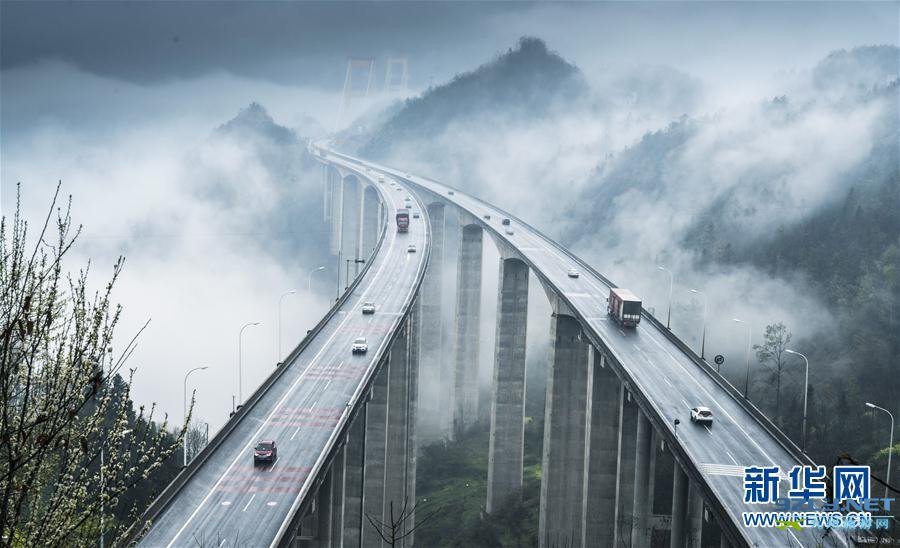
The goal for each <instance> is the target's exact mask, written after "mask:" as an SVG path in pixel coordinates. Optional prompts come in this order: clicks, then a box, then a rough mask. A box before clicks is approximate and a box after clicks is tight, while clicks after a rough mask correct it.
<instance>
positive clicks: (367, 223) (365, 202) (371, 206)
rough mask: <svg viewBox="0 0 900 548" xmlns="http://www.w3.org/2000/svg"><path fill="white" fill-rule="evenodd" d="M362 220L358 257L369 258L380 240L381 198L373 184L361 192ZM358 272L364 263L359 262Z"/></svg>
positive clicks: (360, 222) (360, 221)
mask: <svg viewBox="0 0 900 548" xmlns="http://www.w3.org/2000/svg"><path fill="white" fill-rule="evenodd" d="M360 204H361V205H360V210H359V213H360V220H359V229H360V235H359V240H358V241H359V246H358V253H357V257H359V258H361V259H365V260H367V261H368V260H369V256H370V255H371V254H372V252H373V251H374V250H375V243H376V242H377V241H378V212H379V199H378V191H377V190H375V187H373V186H371V185H366V187H365V190H364V191H363V192H362V193H361V201H360ZM356 266H357V273H358V272H359V271H360V270H362V267H363V265H361V264H357V265H356Z"/></svg>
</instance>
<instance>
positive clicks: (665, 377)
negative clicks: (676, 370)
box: [662, 375, 675, 388]
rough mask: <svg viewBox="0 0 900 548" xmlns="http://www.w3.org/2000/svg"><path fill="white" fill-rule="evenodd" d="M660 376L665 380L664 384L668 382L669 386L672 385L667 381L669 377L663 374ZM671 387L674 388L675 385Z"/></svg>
mask: <svg viewBox="0 0 900 548" xmlns="http://www.w3.org/2000/svg"><path fill="white" fill-rule="evenodd" d="M662 378H663V380H664V381H666V384H668V385H669V386H672V383H670V382H669V377H667V376H665V375H663V376H662ZM672 388H675V387H674V386H672Z"/></svg>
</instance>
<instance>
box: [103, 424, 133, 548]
mask: <svg viewBox="0 0 900 548" xmlns="http://www.w3.org/2000/svg"><path fill="white" fill-rule="evenodd" d="M132 432H133V430H132V429H131V428H129V429H127V430H122V435H123V436H124V435H125V434H130V433H132ZM105 460H106V459H105V455H104V451H103V442H102V441H101V442H100V548H104V546H106V529H105V528H104V525H103V521H104V520H103V513H104V511H105V509H106V505H105V504H103V495H104V494H105V493H106V480H104V479H103V467H104V466H105V464H106V463H105Z"/></svg>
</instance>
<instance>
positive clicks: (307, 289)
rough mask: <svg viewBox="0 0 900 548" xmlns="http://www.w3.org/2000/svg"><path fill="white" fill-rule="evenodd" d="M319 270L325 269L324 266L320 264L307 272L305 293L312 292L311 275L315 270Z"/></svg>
mask: <svg viewBox="0 0 900 548" xmlns="http://www.w3.org/2000/svg"><path fill="white" fill-rule="evenodd" d="M320 270H325V267H324V266H320V267H319V268H317V269H315V270H311V271H310V272H309V276H307V277H306V292H307V293H312V275H313V274H315V273H316V272H319V271H320Z"/></svg>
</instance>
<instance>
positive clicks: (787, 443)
mask: <svg viewBox="0 0 900 548" xmlns="http://www.w3.org/2000/svg"><path fill="white" fill-rule="evenodd" d="M331 153H333V154H335V155H337V156H340V157H343V158H345V159H348V160H351V161H354V162H359V160H358V159H356V158H353V157H352V156H348V155H344V154H341V153H336V152H334V151H331ZM366 165H367V166H370V167H373V168H375V169H378V170H380V171H382V172H385V173H388V174H390V175H391V176H394V177H397V178H400V179H402V180H404V181H406V184H407V185H413V186H415V187H417V188H420V189H423V190H425V191H427V192H430V193H432V194H434V195H436V196H439V197H440V198H441V199H442V200H448V198H447V197H446V196H443V195H441V194H438V193H437V192H435V191H434V190H432V189H429V188H426V187H424V186H422V185H420V184H419V183H416V182H415V181H412V180H410V179H409V178H408V177H406V176H405V175H403V174H402V172H401V170H397V169H394V168H390V167H388V166H381V165H379V164H374V163H366ZM440 184H441V185H442V186H444V187H445V188H447V189H448V190H453V191H454V192H455V191H457V189H455V188H453V187H450V186H448V185H445V184H443V183H440ZM469 197H470V198H472V199H474V200H475V201H477V202H479V203H481V204H484V205H485V206H486V207H489V208H491V209H493V210H496V211H497V212H499V213H501V214H503V215H504V216H506V217H509V218H510V219H514V220H515V221H516V222H517V223H518V224H520V225H522V226H524V227H526V228H528V229H529V230H531V231H533V232H534V233H535V234H537V235H538V236H540V237H541V238H542V239H544V240H545V241H546V242H548V243H549V244H551V245H552V246H553V247H555V248H556V249H557V250H559V251H560V252H561V253H563V254H565V255H566V256H567V257H569V258H570V259H572V260H573V261H574V262H575V263H577V264H578V265H580V266H581V268H583V269H585V270H586V271H588V272H590V273H591V274H593V275H594V276H596V277H597V278H598V279H599V280H600V281H601V282H603V283H604V284H606V286H607V287H608V288H611V287H618V286H617V285H616V284H614V283H613V282H612V281H611V280H610V279H608V278H607V277H605V276H604V275H602V274H600V273H599V272H598V271H597V270H596V269H594V268H593V267H592V266H591V265H589V264H588V263H586V262H585V261H584V260H582V259H581V258H580V257H578V256H576V255H575V254H573V253H572V252H570V251H569V250H568V249H566V248H564V247H563V246H561V245H560V244H558V243H557V242H556V241H554V240H553V239H551V238H548V237H547V236H546V235H544V234H543V233H542V232H541V231H539V230H537V229H535V228H534V227H532V226H531V225H529V224H528V223H526V222H524V221H522V220H521V219H519V218H518V217H516V216H515V215H512V214H510V213H509V212H507V211H504V210H503V209H501V208H498V207H496V206H494V205H492V204H488V203H487V202H485V201H484V200H481V199H479V198H477V197H473V196H469ZM457 207H459V206H457ZM474 216H475V218H476V219H478V222H479V223H480V224H482V225H483V226H485V227H486V228H487V229H489V230H491V231H493V232H496V230H495V228H494V227H493V226H491V225H488V224H486V223H484V222H483V221H481V220H480V217H479V216H478V215H474ZM498 234H499V233H498ZM526 263H529V267H530V268H531V269H532V270H533V271H534V272H535V273H536V274H538V275H539V276H540V274H539V273H538V270H537V269H536V268H534V266H535V265H533V264H531V261H528V260H527V259H526ZM540 277H541V278H543V276H540ZM544 282H548V280H544ZM551 285H552V284H551ZM560 298H561V300H562V301H563V302H565V303H566V305H567V306H569V308H570V309H572V310H573V311H575V313H576V315H579V316H580V315H581V314H580V313H578V312H577V308H576V307H575V306H574V305H573V303H572V302H571V301H570V300H569V299H568V298H566V297H565V296H564V295H562V294H560ZM642 315H643V316H644V317H645V318H646V319H647V321H648V322H649V323H650V324H651V326H652V327H653V328H654V329H656V330H657V331H658V332H660V333H662V334H663V336H664V337H665V338H666V339H667V340H668V341H669V342H671V343H672V344H674V345H675V346H676V347H677V348H678V350H680V351H681V352H682V353H683V354H684V355H685V356H687V357H688V359H689V360H690V361H692V362H693V363H694V364H695V365H697V366H698V367H699V368H700V370H701V371H703V372H704V373H705V374H707V375H708V376H709V377H710V378H711V379H712V380H713V381H714V382H716V383H717V384H718V385H719V386H720V387H721V388H722V389H723V390H725V391H726V392H727V393H728V394H729V395H730V396H731V397H732V398H733V399H734V400H735V401H736V402H737V403H738V405H740V406H741V407H742V408H743V409H744V410H745V411H746V412H747V413H748V414H750V415H751V416H752V417H753V418H754V419H755V420H756V421H757V422H758V423H759V424H760V426H762V428H763V429H764V430H766V431H767V432H768V433H769V434H770V435H771V436H772V437H773V438H774V439H775V440H776V441H777V442H778V443H779V445H781V446H782V447H783V448H784V449H785V451H787V452H788V454H790V455H791V456H792V457H793V458H794V459H796V460H797V461H798V462H800V463H801V464H810V465H812V464H814V462H813V461H812V459H810V458H809V456H807V455H806V454H805V453H803V452H802V451H801V450H800V448H799V447H797V445H796V444H795V443H794V442H793V441H792V440H791V439H790V438H789V437H788V436H787V435H785V434H784V432H782V431H781V430H780V429H779V428H778V427H777V426H776V425H775V424H774V423H773V422H772V421H771V420H770V419H769V418H768V417H767V416H766V415H765V414H763V413H762V412H761V411H760V410H759V408H757V407H756V406H755V405H753V403H751V402H750V401H749V400H747V399H746V398H744V396H743V394H741V393H740V392H739V391H738V390H737V389H736V388H735V387H734V386H733V385H732V384H731V383H730V382H728V380H727V379H726V378H725V377H723V376H722V375H721V374H720V373H719V372H718V371H716V370H715V369H713V368H712V367H711V366H710V365H709V363H707V362H706V361H705V360H703V359H701V358H700V357H699V356H698V355H697V354H696V353H695V352H694V350H693V349H691V348H690V347H689V346H688V345H687V344H685V343H684V341H682V340H681V339H679V338H678V337H677V336H676V335H675V334H674V333H672V331H671V330H669V329H666V328H665V326H663V325H662V323H661V322H660V321H659V320H658V319H657V318H656V317H655V316H653V315H652V314H650V313H649V312H647V311H646V310H642ZM580 319H581V321H582V324H583V325H588V324H587V323H586V321H585V319H584V318H583V317H582V318H580ZM593 335H594V336H595V337H597V339H598V340H597V342H599V343H602V339H600V337H599V334H596V333H594V334H593ZM602 346H604V347H605V346H606V345H605V344H602ZM616 360H617V361H621V360H620V358H618V357H616ZM616 365H617V366H618V369H619V372H620V376H621V377H622V379H623V381H624V382H625V384H626V386H630V388H631V392H633V393H634V395H635V396H637V397H639V399H641V400H643V401H644V403H645V406H647V407H648V408H649V409H651V410H653V411H654V412H655V413H650V416H651V419H655V420H653V422H655V423H657V424H656V426H657V429H659V430H661V431H663V432H666V433H667V434H669V435H670V436H671V437H672V438H673V439H672V440H669V442H670V445H671V446H673V447H676V448H678V450H677V453H679V457H680V459H681V460H683V461H684V462H685V463H686V464H688V466H687V467H688V468H690V469H692V470H691V472H692V474H691V475H692V476H694V479H695V480H699V483H700V484H701V485H704V487H705V489H706V490H707V494H708V495H713V496H710V497H709V498H710V500H711V501H713V506H715V507H716V509H717V510H719V512H720V513H722V514H724V515H728V512H727V510H726V509H725V508H724V506H723V505H721V503H720V502H719V501H718V498H717V497H716V496H714V495H715V494H714V492H713V491H712V487H711V486H710V485H708V484H707V483H706V481H705V479H704V478H703V476H702V474H701V473H700V471H699V469H696V467H694V466H690V464H689V463H690V462H691V461H690V458H689V456H688V455H687V454H686V453H684V452H683V450H682V449H681V448H680V444H678V443H677V440H674V434H673V433H672V432H671V428H670V427H669V425H668V423H667V422H666V421H665V420H664V419H663V418H662V414H661V412H660V411H659V410H658V409H657V408H656V406H655V405H654V404H653V402H651V401H650V400H649V399H647V398H646V397H645V396H643V394H641V393H640V391H639V390H636V384H635V382H634V379H632V378H631V376H630V375H629V374H628V373H627V371H626V370H625V368H624V367H622V365H621V363H618V364H616ZM654 414H655V415H656V416H655V417H653V415H654ZM726 526H727V527H728V529H729V530H730V532H731V535H730V536H733V537H735V539H740V540H741V541H744V539H743V535H742V534H741V532H740V530H739V529H738V528H737V527H736V526H735V525H734V522H733V521H732V520H731V519H728V520H727V525H726Z"/></svg>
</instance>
